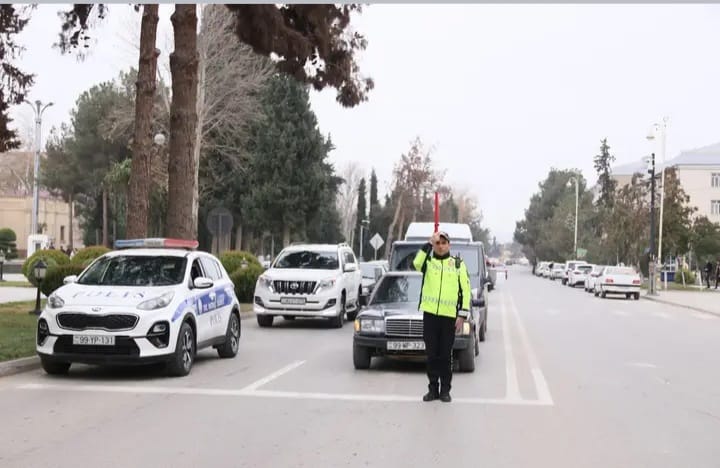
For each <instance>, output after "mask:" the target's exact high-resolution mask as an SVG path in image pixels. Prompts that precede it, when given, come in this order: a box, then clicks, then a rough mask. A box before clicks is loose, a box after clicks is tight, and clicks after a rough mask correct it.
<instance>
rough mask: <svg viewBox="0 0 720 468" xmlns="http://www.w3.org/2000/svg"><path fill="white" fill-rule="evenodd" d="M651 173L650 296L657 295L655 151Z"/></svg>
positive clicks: (649, 163) (650, 167)
mask: <svg viewBox="0 0 720 468" xmlns="http://www.w3.org/2000/svg"><path fill="white" fill-rule="evenodd" d="M648 173H649V174H650V248H649V249H648V257H649V258H648V277H649V278H648V280H649V284H648V296H655V295H657V288H656V286H655V153H652V154H651V155H650V159H649V160H648Z"/></svg>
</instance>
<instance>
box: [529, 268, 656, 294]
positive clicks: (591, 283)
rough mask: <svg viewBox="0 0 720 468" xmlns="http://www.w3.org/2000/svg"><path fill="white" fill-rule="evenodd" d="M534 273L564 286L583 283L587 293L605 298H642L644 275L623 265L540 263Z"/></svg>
mask: <svg viewBox="0 0 720 468" xmlns="http://www.w3.org/2000/svg"><path fill="white" fill-rule="evenodd" d="M535 275H536V276H540V277H542V278H548V279H550V280H552V281H554V280H557V279H559V280H560V281H561V282H562V284H563V285H567V286H570V287H571V288H575V287H577V286H582V287H583V289H584V290H585V292H588V293H593V294H594V295H595V296H596V297H598V296H600V297H602V298H605V297H606V296H607V295H608V294H617V295H623V294H624V295H625V297H626V298H627V299H630V298H634V299H635V300H638V299H640V286H641V285H642V277H641V276H640V273H639V272H638V271H637V270H636V269H635V268H633V267H629V266H624V265H622V264H620V265H593V264H590V263H587V262H586V261H584V260H570V261H567V262H540V263H538V264H537V267H536V268H535Z"/></svg>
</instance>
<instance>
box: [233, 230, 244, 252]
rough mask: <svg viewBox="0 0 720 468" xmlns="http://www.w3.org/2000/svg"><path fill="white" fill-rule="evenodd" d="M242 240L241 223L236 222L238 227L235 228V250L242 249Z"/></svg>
mask: <svg viewBox="0 0 720 468" xmlns="http://www.w3.org/2000/svg"><path fill="white" fill-rule="evenodd" d="M242 241H243V227H242V224H238V227H237V228H235V250H242V249H243V248H242Z"/></svg>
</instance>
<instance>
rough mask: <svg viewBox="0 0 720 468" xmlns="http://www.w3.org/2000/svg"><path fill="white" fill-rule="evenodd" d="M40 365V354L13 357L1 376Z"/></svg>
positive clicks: (245, 314)
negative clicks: (18, 357)
mask: <svg viewBox="0 0 720 468" xmlns="http://www.w3.org/2000/svg"><path fill="white" fill-rule="evenodd" d="M254 317H255V312H241V313H240V318H241V319H251V318H254ZM39 367H40V358H39V357H38V356H30V357H24V358H20V359H13V360H12V361H4V362H0V377H7V376H9V375H14V374H20V373H22V372H28V371H31V370H34V369H37V368H39Z"/></svg>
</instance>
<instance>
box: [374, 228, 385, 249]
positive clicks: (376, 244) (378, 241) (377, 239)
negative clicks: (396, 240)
mask: <svg viewBox="0 0 720 468" xmlns="http://www.w3.org/2000/svg"><path fill="white" fill-rule="evenodd" d="M384 243H385V241H384V240H383V238H382V237H380V234H378V233H377V232H376V233H375V235H374V236H372V239H370V245H372V246H373V249H375V250H377V249H379V248H380V247H382V246H383V244H384Z"/></svg>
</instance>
